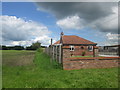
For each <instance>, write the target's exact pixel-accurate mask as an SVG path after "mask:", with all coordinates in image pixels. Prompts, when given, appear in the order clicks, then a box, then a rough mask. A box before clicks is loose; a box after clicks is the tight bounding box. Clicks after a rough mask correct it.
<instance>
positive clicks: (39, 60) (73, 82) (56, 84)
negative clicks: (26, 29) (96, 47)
mask: <svg viewBox="0 0 120 90" xmlns="http://www.w3.org/2000/svg"><path fill="white" fill-rule="evenodd" d="M6 52H7V53H8V54H9V53H11V52H12V53H13V57H15V56H14V54H15V53H14V52H19V51H5V52H4V51H3V56H4V54H5V53H6ZM23 52H25V51H21V53H23ZM26 53H29V52H26ZM33 54H34V53H33ZM11 55H12V54H11ZM11 55H10V56H9V55H8V56H6V57H7V58H9V57H10V58H12V56H11ZM12 59H13V58H12ZM12 59H11V60H12ZM4 60H8V59H5V57H3V61H4ZM18 60H19V59H18ZM117 87H118V68H109V69H80V70H68V71H66V70H62V69H61V67H60V65H58V64H57V63H56V62H54V61H53V62H52V61H51V60H50V57H49V56H48V55H46V54H44V53H40V52H36V53H35V58H34V60H33V63H32V64H28V65H26V64H25V65H23V66H16V65H13V66H10V65H8V64H5V63H4V65H3V88H117Z"/></svg>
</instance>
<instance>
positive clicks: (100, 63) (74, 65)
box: [63, 59, 118, 70]
mask: <svg viewBox="0 0 120 90" xmlns="http://www.w3.org/2000/svg"><path fill="white" fill-rule="evenodd" d="M111 67H118V60H117V59H116V60H79V61H70V60H68V59H66V60H64V62H63V69H64V70H73V69H82V68H111Z"/></svg>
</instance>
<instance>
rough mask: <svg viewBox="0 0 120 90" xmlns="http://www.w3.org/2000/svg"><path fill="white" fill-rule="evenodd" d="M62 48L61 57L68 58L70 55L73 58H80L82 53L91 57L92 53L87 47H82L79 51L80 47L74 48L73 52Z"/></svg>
mask: <svg viewBox="0 0 120 90" xmlns="http://www.w3.org/2000/svg"><path fill="white" fill-rule="evenodd" d="M68 47H69V46H68ZM68 47H67V48H63V56H65V57H67V58H69V57H70V56H71V55H73V56H82V52H85V56H90V55H93V51H89V50H88V48H87V46H83V48H84V49H81V48H80V47H81V46H74V47H75V49H74V51H70V48H68Z"/></svg>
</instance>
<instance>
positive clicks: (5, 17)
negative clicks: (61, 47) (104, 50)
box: [0, 2, 118, 46]
mask: <svg viewBox="0 0 120 90" xmlns="http://www.w3.org/2000/svg"><path fill="white" fill-rule="evenodd" d="M0 18H1V19H2V22H1V21H0V23H2V44H3V45H24V46H28V45H31V43H33V42H36V41H39V42H41V43H42V45H49V44H50V39H51V38H53V42H55V41H57V40H59V38H60V32H61V31H63V32H64V34H65V35H77V36H80V37H83V38H85V39H88V40H90V41H93V42H95V43H98V45H115V44H117V43H118V3H117V2H114V3H113V2H75V3H73V2H61V3H60V2H56V3H55V2H44V3H43V2H38V3H33V2H9V3H8V2H3V3H2V16H0Z"/></svg>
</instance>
